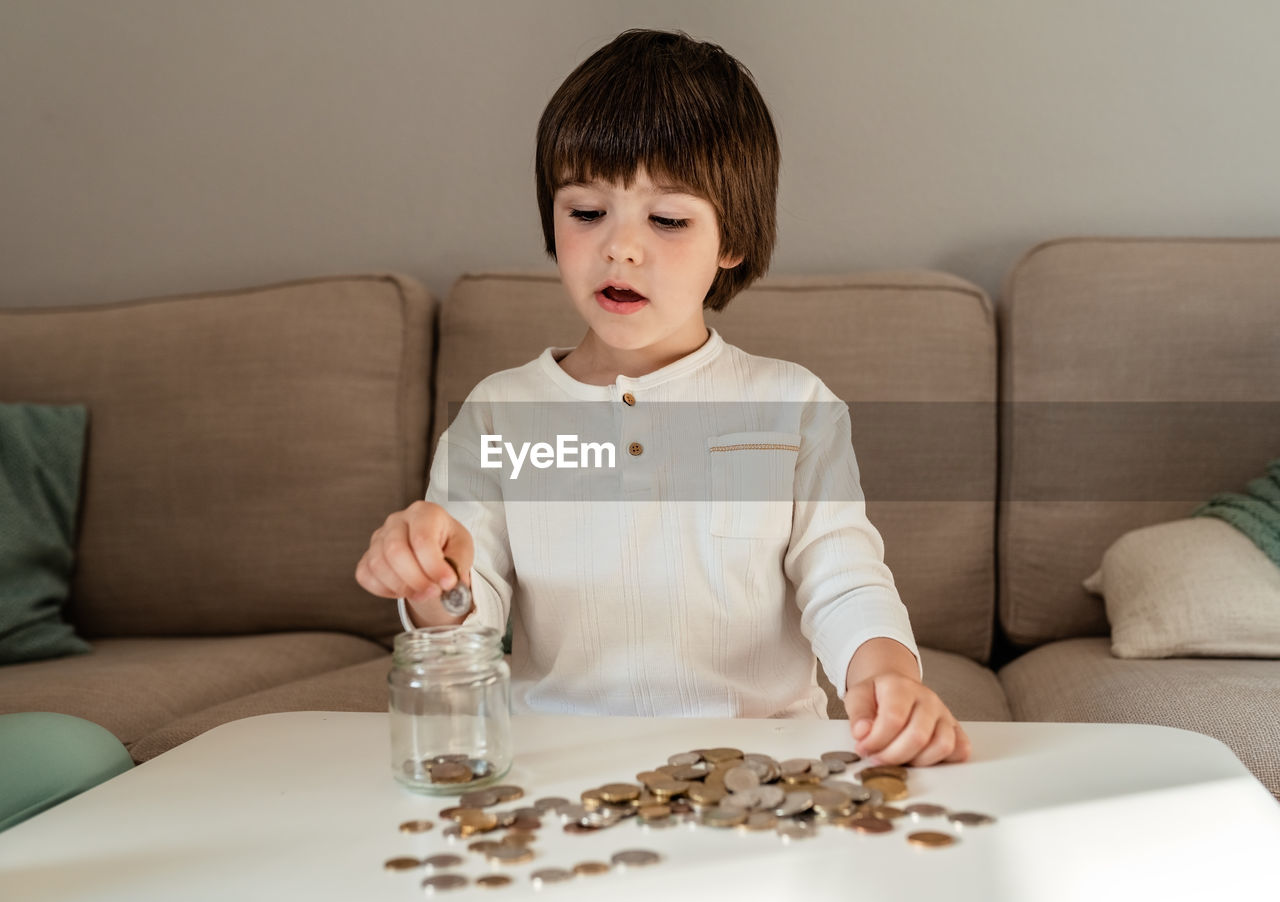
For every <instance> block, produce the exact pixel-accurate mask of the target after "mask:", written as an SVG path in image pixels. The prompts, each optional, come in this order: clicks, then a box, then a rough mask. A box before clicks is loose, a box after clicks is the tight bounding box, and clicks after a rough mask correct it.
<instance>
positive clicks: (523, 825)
mask: <svg viewBox="0 0 1280 902" xmlns="http://www.w3.org/2000/svg"><path fill="white" fill-rule="evenodd" d="M508 826H509V827H511V829H512V830H525V831H532V830H540V829H542V821H541V820H540V819H539V818H536V817H521V816H519V815H517V816H516V819H515V820H514V821H512V822H511V823H510V824H508Z"/></svg>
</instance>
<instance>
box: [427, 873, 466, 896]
mask: <svg viewBox="0 0 1280 902" xmlns="http://www.w3.org/2000/svg"><path fill="white" fill-rule="evenodd" d="M466 885H467V878H466V877H463V876H462V875H461V874H438V875H436V876H435V877H428V878H427V879H426V880H423V881H422V888H423V889H424V890H426V892H427V893H428V894H430V893H435V892H442V891H444V890H450V889H462V888H463V887H464V886H466Z"/></svg>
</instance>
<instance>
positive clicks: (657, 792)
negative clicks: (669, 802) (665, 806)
mask: <svg viewBox="0 0 1280 902" xmlns="http://www.w3.org/2000/svg"><path fill="white" fill-rule="evenodd" d="M691 785H692V784H690V783H687V782H685V781H684V780H665V781H663V782H661V783H651V784H649V791H650V792H651V793H652V794H653V795H654V796H655V797H656V798H659V799H669V798H672V797H673V796H678V795H682V794H683V793H686V792H688V791H689V787H690V786H691Z"/></svg>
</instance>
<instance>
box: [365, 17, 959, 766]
mask: <svg viewBox="0 0 1280 902" xmlns="http://www.w3.org/2000/svg"><path fill="white" fill-rule="evenodd" d="M778 162H779V150H778V142H777V138H776V136H775V133H774V129H773V124H772V121H771V118H770V116H769V112H768V109H767V107H766V106H765V103H764V101H763V99H762V98H761V96H760V94H759V92H758V90H757V89H756V86H755V84H754V81H753V80H752V78H751V75H750V73H749V72H748V71H747V70H746V69H745V68H744V67H743V66H742V65H741V64H740V63H738V62H737V60H735V59H734V58H733V57H731V56H730V55H728V54H727V53H725V51H724V50H723V49H721V48H720V47H718V46H716V45H714V44H710V43H703V42H698V41H694V40H692V39H691V38H689V37H688V36H687V35H684V34H683V33H665V32H656V31H644V30H631V31H627V32H624V33H623V34H621V35H619V36H618V37H617V38H616V39H615V40H613V41H612V42H611V43H609V44H608V45H607V46H605V47H603V48H601V49H600V50H599V51H597V52H596V53H595V54H593V55H592V56H591V57H590V58H589V59H587V60H586V61H585V62H584V63H582V65H580V66H579V67H578V68H577V69H576V70H575V71H574V72H573V73H572V74H571V75H570V76H569V77H568V78H567V79H566V80H565V82H564V84H562V85H561V86H560V88H559V90H558V91H557V92H556V94H555V95H554V96H553V97H552V99H551V101H550V103H549V104H548V106H547V108H546V110H545V112H544V113H543V116H542V119H541V122H540V123H539V126H538V138H537V161H536V169H537V189H538V203H539V208H540V210H541V214H542V224H543V233H544V236H545V239H546V248H547V253H548V254H549V255H550V256H551V257H552V258H553V259H555V260H556V263H557V265H558V268H559V271H560V277H561V281H562V283H563V284H564V288H565V291H566V293H567V294H568V296H569V300H570V301H571V303H572V304H573V305H574V307H575V309H576V310H577V312H578V313H579V315H580V316H581V317H582V318H583V320H585V322H586V325H587V331H586V335H585V336H584V337H583V339H582V341H581V342H580V343H579V344H578V345H577V347H575V348H572V349H557V348H548V349H547V350H545V351H544V352H543V353H542V355H541V356H539V357H538V358H537V359H535V360H534V361H532V362H531V363H529V364H527V365H525V366H523V367H519V368H516V369H513V370H507V371H504V372H501V373H496V374H494V375H493V376H490V377H488V378H486V379H485V380H483V381H482V382H481V383H480V385H478V386H477V387H476V389H475V390H474V391H473V392H472V394H471V395H470V396H469V397H468V399H467V401H466V403H465V404H464V405H463V408H462V410H461V412H460V413H459V415H458V417H457V418H456V419H455V420H454V422H453V423H452V424H451V425H450V427H449V430H448V431H447V432H446V433H445V435H444V436H443V437H442V438H441V440H440V444H439V447H438V448H437V450H436V455H435V458H434V461H433V464H432V472H431V480H430V488H429V489H428V492H427V498H426V500H425V501H420V502H416V503H415V504H413V505H411V506H410V507H409V508H407V509H406V510H403V511H398V512H396V513H394V514H392V515H390V516H389V517H388V518H387V520H386V522H385V523H384V524H383V526H382V527H380V528H379V529H378V530H377V532H375V533H374V535H373V537H372V540H371V542H370V546H369V549H368V551H366V552H365V554H364V556H363V557H362V558H361V560H360V562H359V564H358V566H357V569H356V579H357V581H358V582H359V583H360V585H361V586H363V587H364V588H365V589H367V590H368V591H369V592H372V593H373V594H375V595H379V596H382V597H386V598H397V597H399V598H401V599H402V602H401V615H402V618H403V619H404V621H405V626H406V628H413V626H415V625H419V626H432V625H444V624H452V623H460V622H463V620H464V619H465V620H466V622H468V623H475V624H481V625H488V626H493V627H496V628H498V629H499V630H502V629H503V628H505V626H506V623H507V620H508V617H510V618H511V624H512V630H513V636H514V642H513V649H512V686H513V704H514V706H515V707H516V709H517V710H541V711H557V712H563V713H582V714H615V715H655V716H675V715H692V716H704V717H714V716H742V717H767V716H796V715H812V716H825V704H824V701H825V700H824V696H823V693H822V690H821V689H820V688H819V686H818V685H817V682H816V676H815V671H814V666H815V664H814V656H815V654H816V656H817V658H818V660H820V661H821V663H822V666H823V667H824V669H825V670H826V672H827V675H828V677H829V678H830V679H831V681H832V683H833V684H834V685H835V686H836V687H837V688H838V689H839V690H841V695H842V697H843V699H844V703H845V708H846V710H847V711H848V714H849V719H850V728H851V731H852V734H853V738H854V740H855V749H856V750H857V751H858V752H859V753H860V754H861V755H863V757H864V758H871V759H872V760H875V761H879V762H883V763H889V764H898V763H910V764H914V765H928V764H934V763H938V762H943V761H963V760H965V759H966V758H967V757H968V755H969V751H970V745H969V740H968V739H967V737H966V736H965V734H964V733H963V731H962V730H961V728H960V726H959V724H958V723H957V722H956V720H955V718H954V717H953V716H952V715H951V713H950V712H949V711H948V710H947V708H946V706H945V705H944V704H943V703H942V701H941V700H940V699H939V698H938V697H937V695H935V694H934V693H933V692H932V691H931V690H929V689H928V688H926V687H925V686H924V685H923V684H922V683H921V682H920V675H921V670H920V665H919V661H918V656H917V650H916V646H915V641H914V638H913V636H912V633H911V626H910V623H909V621H908V618H907V612H906V609H905V607H904V606H903V604H902V602H901V600H900V599H899V597H898V593H897V590H896V589H895V587H894V583H893V577H892V574H891V573H890V572H889V570H888V568H887V567H886V566H885V565H884V562H883V545H882V542H881V539H880V535H879V533H878V532H877V531H876V530H875V528H874V527H873V526H872V525H871V523H870V522H869V521H868V520H867V519H866V514H865V504H864V503H863V501H862V500H861V495H860V492H859V488H858V473H857V464H856V462H855V460H854V456H853V451H852V447H851V441H850V425H849V415H848V408H847V405H845V404H844V403H842V402H840V401H839V399H838V398H836V396H835V395H834V394H833V393H832V392H831V391H830V390H828V389H827V388H826V386H825V385H823V384H822V383H821V382H820V381H819V380H818V379H817V378H816V377H815V376H814V375H813V374H811V373H809V372H808V371H807V370H805V369H803V368H802V367H799V366H797V365H794V364H790V363H786V362H783V361H778V360H772V359H769V358H764V357H756V356H753V355H749V354H746V353H744V352H743V351H741V350H739V349H737V348H735V347H733V346H731V345H729V344H727V343H725V342H724V340H723V339H722V338H721V337H720V335H719V334H718V333H717V332H715V330H709V329H708V328H707V326H706V325H705V322H704V315H703V311H704V309H712V310H720V309H723V308H724V306H725V305H726V304H728V303H729V301H730V299H732V298H733V296H734V295H735V294H737V293H738V292H739V291H741V290H742V289H743V288H745V287H746V286H747V285H749V284H751V283H752V282H753V281H754V280H755V279H757V278H758V277H760V276H761V275H762V274H763V273H764V272H765V270H766V268H767V267H768V263H769V259H770V256H771V254H772V251H773V245H774V238H775V223H776V213H775V210H776V194H777V179H778ZM566 350H567V353H565V352H566ZM539 405H540V406H539ZM554 405H561V406H562V407H564V409H574V408H575V405H576V407H581V408H583V409H586V408H591V409H592V410H604V411H605V412H606V415H605V421H606V423H607V424H610V425H609V428H611V429H612V430H613V431H614V434H615V435H614V437H615V438H616V439H617V440H618V444H619V447H621V448H623V449H625V450H626V453H620V454H619V456H620V457H621V458H622V459H621V460H620V461H618V462H617V469H616V471H615V474H616V475H614V476H613V482H611V483H607V484H608V485H609V486H610V488H609V489H608V490H607V494H608V497H607V498H604V499H603V500H602V496H601V494H600V490H599V487H600V485H602V484H605V483H591V485H592V486H593V487H592V488H590V489H588V488H586V486H588V484H589V479H588V477H587V476H586V475H583V476H582V477H581V478H582V479H583V482H582V483H580V484H579V483H575V484H574V485H575V486H578V487H579V488H578V492H577V494H574V492H569V493H568V494H569V495H572V496H573V497H572V498H567V497H565V496H564V494H548V493H547V492H545V491H544V492H543V493H542V494H539V491H538V490H532V491H527V492H526V493H525V494H524V495H522V496H520V498H516V497H515V496H514V495H513V494H510V493H511V492H512V489H511V488H510V486H511V485H513V483H511V482H509V481H507V480H505V479H503V478H501V477H500V476H498V475H495V474H493V473H492V472H491V471H486V470H485V468H484V465H483V464H482V463H481V461H482V460H483V459H484V455H483V449H482V448H481V447H479V445H480V444H481V443H482V436H486V435H495V434H502V433H503V432H504V428H505V429H510V430H512V431H518V427H517V424H516V423H515V420H517V419H519V416H518V415H517V414H516V413H515V411H517V410H521V411H527V410H528V409H530V407H532V408H533V409H536V410H545V409H550V408H552V407H553V406H554ZM677 410H679V411H683V413H682V414H681V415H679V416H677V415H676V414H675V413H674V411H677ZM689 411H692V412H693V413H692V414H690V413H688V412H689ZM534 419H537V417H534ZM677 422H678V424H679V425H675V424H676V423H677ZM532 475H533V476H534V477H535V478H537V477H538V474H537V473H533V474H532ZM686 477H695V478H693V483H694V484H698V485H710V486H711V487H712V490H711V491H712V493H711V494H710V495H707V494H703V495H701V496H697V497H696V499H695V500H693V501H690V500H689V499H690V498H692V497H694V496H691V495H690V494H688V490H687V489H685V490H684V494H681V490H680V489H679V488H678V487H679V486H684V485H687V484H689V483H688V479H686ZM704 477H705V480H704V481H703V482H699V481H698V480H699V479H703V478H704ZM563 478H564V477H563V476H561V479H563ZM762 483H763V484H768V485H773V486H780V487H782V488H784V489H785V491H786V493H787V494H786V495H784V496H782V497H781V500H779V498H778V497H777V496H773V495H771V496H769V498H766V499H764V500H761V499H759V497H758V496H752V499H750V500H748V499H747V498H746V497H745V496H744V493H743V489H744V488H745V487H750V488H754V489H757V490H758V489H759V487H760V485H761V484H762ZM539 484H541V485H547V484H549V483H539ZM560 485H562V486H563V485H565V483H564V482H561V483H560ZM539 498H541V499H542V500H541V501H539V500H537V499H539ZM575 499H576V500H575ZM446 558H448V559H449V560H451V561H452V562H453V563H455V564H456V565H457V574H456V575H455V571H454V569H453V567H452V566H451V565H450V563H448V562H447V561H446ZM459 578H461V580H462V582H463V583H464V584H466V585H468V586H469V587H470V589H471V591H472V595H473V601H474V608H473V609H472V611H471V612H470V613H469V614H468V615H465V616H451V615H449V614H448V613H447V612H446V611H445V609H444V607H443V606H442V604H441V593H442V591H448V590H450V589H452V588H453V587H454V586H455V584H456V582H457V580H458V579H459ZM406 601H407V604H406V603H405V602H406Z"/></svg>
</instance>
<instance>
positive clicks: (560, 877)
mask: <svg viewBox="0 0 1280 902" xmlns="http://www.w3.org/2000/svg"><path fill="white" fill-rule="evenodd" d="M576 876H578V875H577V874H575V873H574V872H573V871H566V870H565V869H564V868H543V869H542V870H540V871H534V872H533V873H532V874H530V875H529V879H530V880H532V881H533V885H534V886H542V885H544V884H552V883H564V882H565V881H567V880H572V879H573V878H574V877H576Z"/></svg>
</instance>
